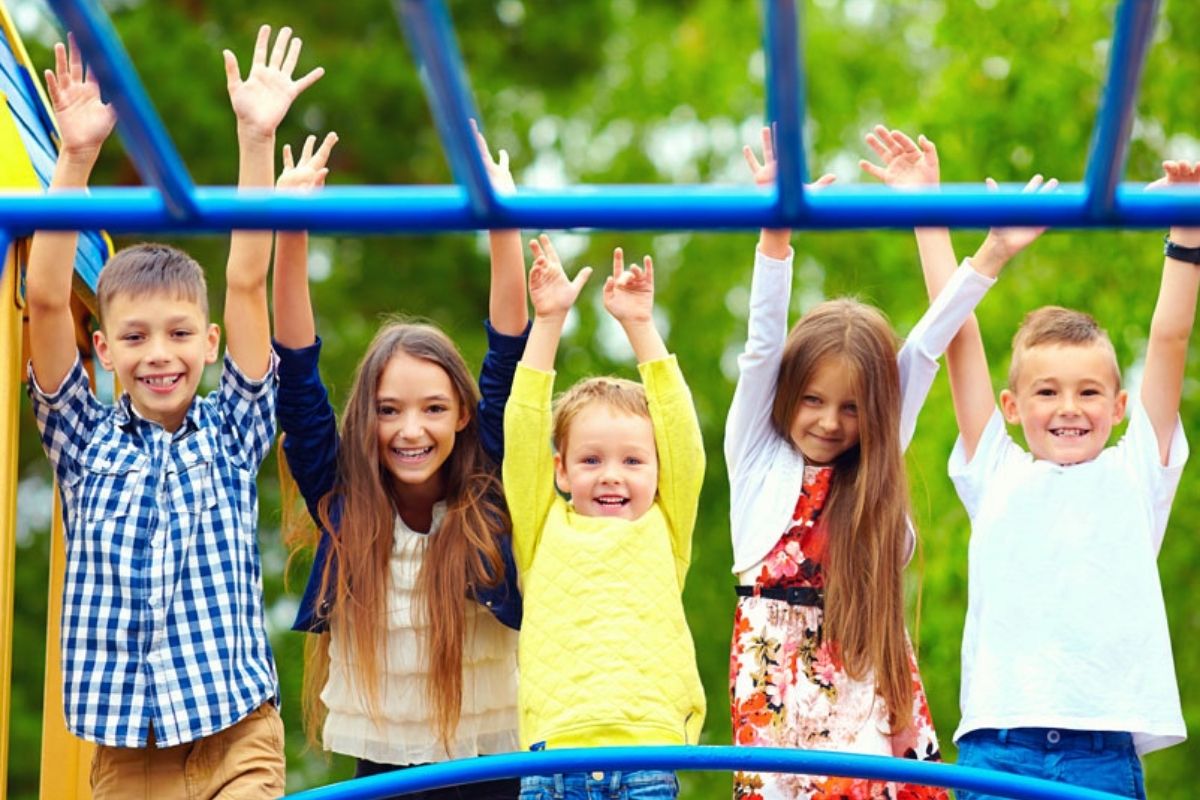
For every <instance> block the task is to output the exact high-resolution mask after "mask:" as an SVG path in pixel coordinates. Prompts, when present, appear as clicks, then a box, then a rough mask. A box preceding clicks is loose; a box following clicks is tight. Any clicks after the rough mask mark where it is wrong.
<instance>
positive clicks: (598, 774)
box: [592, 771, 604, 781]
mask: <svg viewBox="0 0 1200 800" xmlns="http://www.w3.org/2000/svg"><path fill="white" fill-rule="evenodd" d="M592 780H594V781H602V780H604V773H603V772H599V771H597V772H593V773H592Z"/></svg>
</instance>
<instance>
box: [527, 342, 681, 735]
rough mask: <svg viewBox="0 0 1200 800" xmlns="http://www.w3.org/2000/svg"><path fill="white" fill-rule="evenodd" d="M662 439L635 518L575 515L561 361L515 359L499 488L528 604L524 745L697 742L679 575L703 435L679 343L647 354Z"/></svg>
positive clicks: (647, 380)
mask: <svg viewBox="0 0 1200 800" xmlns="http://www.w3.org/2000/svg"><path fill="white" fill-rule="evenodd" d="M638 369H639V371H640V372H641V376H642V383H643V384H644V385H645V387H646V395H647V398H648V400H649V405H650V416H651V420H652V422H653V425H654V438H655V444H656V446H657V448H658V495H657V496H656V497H655V500H654V505H653V506H651V508H650V510H649V511H647V512H646V513H645V514H643V515H642V516H641V517H640V518H639V519H636V520H632V521H630V520H621V519H613V518H602V517H585V516H581V515H579V514H576V513H575V511H574V509H573V508H572V507H571V506H570V504H568V503H567V502H566V501H564V500H563V499H562V498H561V497H559V496H558V494H557V493H556V491H555V488H554V459H553V452H552V451H551V446H550V432H551V409H550V398H551V393H552V391H553V384H554V374H553V373H547V372H540V371H538V370H534V369H531V368H529V367H527V366H525V365H524V364H520V365H519V366H518V367H517V374H516V378H515V380H514V382H513V388H512V396H511V397H510V398H509V401H508V406H507V408H506V410H505V414H504V440H505V454H504V489H505V493H506V494H507V496H508V507H509V511H510V513H511V514H512V522H513V550H514V552H515V555H516V561H517V568H518V569H519V571H520V574H521V584H522V593H523V594H524V599H525V613H524V619H523V621H522V624H521V636H520V641H519V646H518V662H519V665H520V673H521V678H520V689H519V694H518V704H519V706H520V723H519V733H520V739H521V746H522V747H524V748H528V747H529V746H531V745H533V744H536V743H540V742H545V744H546V747H548V748H561V747H593V746H601V745H642V744H695V743H696V742H697V741H698V739H699V734H700V728H701V727H702V726H703V724H704V689H703V687H702V686H701V684H700V675H699V672H698V671H697V669H696V652H695V647H694V645H693V644H692V635H691V631H690V630H688V626H687V620H686V619H685V618H684V613H683V601H682V593H683V582H684V579H685V577H686V576H687V569H688V563H689V561H690V560H691V549H692V531H693V529H694V528H695V524H696V509H697V504H698V502H699V499H700V486H701V483H702V482H703V478H704V444H703V442H702V441H701V438H700V425H699V422H698V421H697V419H696V411H695V408H694V407H693V405H692V399H691V394H690V393H689V391H688V388H687V384H686V383H685V382H684V380H683V375H682V373H681V372H680V371H679V365H678V363H677V362H676V360H675V357H674V356H670V357H668V358H664V359H660V360H657V361H651V362H649V363H646V364H642V365H640V366H639V367H638Z"/></svg>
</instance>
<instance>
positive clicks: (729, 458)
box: [725, 251, 995, 573]
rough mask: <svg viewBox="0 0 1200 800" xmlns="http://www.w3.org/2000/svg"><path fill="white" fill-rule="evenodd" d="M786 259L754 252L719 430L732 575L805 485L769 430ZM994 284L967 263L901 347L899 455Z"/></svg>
mask: <svg viewBox="0 0 1200 800" xmlns="http://www.w3.org/2000/svg"><path fill="white" fill-rule="evenodd" d="M793 256H794V253H793V252H791V251H789V253H788V257H787V258H786V259H783V260H779V259H775V258H770V257H768V256H765V255H763V254H762V253H761V252H756V254H755V261H754V277H753V278H752V279H751V282H750V320H749V330H748V333H747V336H746V348H745V350H744V351H743V352H742V354H741V355H740V356H739V357H738V371H739V375H738V383H737V389H736V390H735V391H734V394H733V402H732V404H731V405H730V407H729V417H728V419H727V421H726V424H725V462H726V464H727V467H728V470H729V483H730V503H729V507H730V508H729V515H730V530H731V533H732V535H733V571H734V572H735V573H742V572H744V571H745V570H747V569H749V568H751V567H753V566H754V565H755V564H757V563H758V562H759V561H760V560H762V558H763V557H764V556H766V555H767V553H768V552H770V550H771V548H772V547H773V546H774V545H775V542H776V541H778V539H779V537H780V536H781V535H782V534H783V532H784V530H785V529H786V527H787V523H788V519H789V518H790V515H791V513H792V510H793V509H794V508H795V506H796V498H797V497H799V496H800V489H801V486H802V484H803V480H804V456H803V455H801V453H800V451H799V450H798V449H796V447H795V446H794V445H793V444H792V442H791V441H790V440H789V439H787V438H785V437H783V436H780V435H779V434H778V433H777V432H776V431H775V428H774V427H773V426H772V425H771V407H772V405H773V403H774V399H775V385H776V382H777V380H778V377H779V365H780V360H781V358H782V356H783V347H784V343H785V341H786V339H787V333H788V319H787V317H788V301H789V300H790V298H791V295H792V258H793ZM993 283H995V280H994V279H990V278H986V277H984V276H982V275H980V274H979V273H977V272H975V271H974V270H973V269H971V268H970V266H968V265H965V264H964V265H963V266H961V267H959V268H958V270H957V271H955V273H954V276H953V277H952V278H951V279H950V282H949V283H947V284H946V287H945V289H943V290H942V292H941V294H939V295H938V297H937V299H936V300H934V302H933V303H932V304H930V306H929V310H928V311H926V312H925V314H924V316H922V317H921V320H920V321H919V322H918V323H917V324H916V326H915V327H914V328H913V330H912V333H911V335H910V336H909V339H908V341H907V342H905V344H904V346H903V347H902V348H901V349H900V353H899V355H898V356H897V361H898V365H899V368H900V443H901V446H902V447H904V448H905V449H907V448H908V444H909V442H910V441H912V437H913V432H914V430H915V429H916V426H917V415H918V414H919V413H920V411H921V406H922V405H923V404H924V403H925V398H926V397H927V396H928V394H929V388H930V387H931V386H932V385H933V379H934V377H935V376H936V375H937V370H938V363H937V362H938V358H940V357H941V355H942V353H944V352H945V350H946V347H947V346H948V345H949V344H950V340H951V339H953V338H954V335H955V334H956V333H958V329H959V328H961V327H962V324H963V322H965V321H966V319H967V317H969V316H970V315H971V313H972V312H973V311H974V310H975V306H976V305H977V304H978V303H979V301H980V299H982V298H983V295H984V294H986V293H987V290H988V289H989V288H990V287H991V285H992V284H993ZM864 424H869V421H868V422H864ZM910 535H911V526H910ZM910 552H911V546H910Z"/></svg>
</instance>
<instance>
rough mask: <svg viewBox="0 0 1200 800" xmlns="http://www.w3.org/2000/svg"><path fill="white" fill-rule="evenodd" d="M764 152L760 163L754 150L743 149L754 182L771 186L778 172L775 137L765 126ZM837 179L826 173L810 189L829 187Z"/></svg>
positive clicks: (763, 132) (763, 137)
mask: <svg viewBox="0 0 1200 800" xmlns="http://www.w3.org/2000/svg"><path fill="white" fill-rule="evenodd" d="M762 151H763V159H762V162H761V163H760V162H759V160H758V157H757V156H756V155H754V148H752V147H751V146H750V145H746V146H745V147H743V148H742V155H743V156H745V158H746V165H747V166H748V167H750V174H751V175H752V176H753V177H754V182H755V183H756V184H758V185H759V186H770V185H771V184H773V183H775V175H776V172H777V167H776V162H775V135H774V134H773V133H772V131H771V129H770V128H769V127H766V126H764V127H763V129H762ZM835 180H837V178H836V177H835V176H834V175H832V174H830V173H828V172H827V173H825V174H824V175H822V176H821V177H819V178H817V179H816V180H815V181H813V182H812V183H810V184H808V188H809V189H820V188H821V187H822V186H828V185H829V184H831V183H833V182H834V181H835Z"/></svg>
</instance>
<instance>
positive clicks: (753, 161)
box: [742, 145, 762, 173]
mask: <svg viewBox="0 0 1200 800" xmlns="http://www.w3.org/2000/svg"><path fill="white" fill-rule="evenodd" d="M742 155H743V156H744V157H745V158H746V166H748V167H750V171H751V172H752V173H757V172H758V171H759V170H760V169H762V164H759V163H758V158H757V157H755V155H754V148H753V147H751V146H750V145H746V146H744V147H743V148H742Z"/></svg>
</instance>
